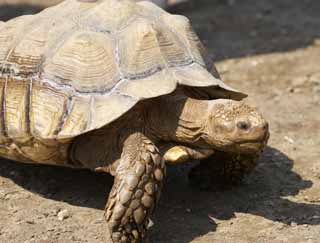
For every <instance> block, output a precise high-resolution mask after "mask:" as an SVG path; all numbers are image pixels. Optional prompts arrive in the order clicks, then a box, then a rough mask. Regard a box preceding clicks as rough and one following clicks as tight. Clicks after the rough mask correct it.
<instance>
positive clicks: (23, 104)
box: [3, 78, 31, 142]
mask: <svg viewBox="0 0 320 243" xmlns="http://www.w3.org/2000/svg"><path fill="white" fill-rule="evenodd" d="M5 82H6V87H5V96H4V112H3V116H4V124H5V130H6V134H7V136H8V137H9V138H11V139H14V140H15V141H19V142H22V141H25V140H26V139H28V138H29V137H30V136H31V135H30V133H29V117H28V115H29V114H28V108H29V107H28V105H29V104H28V102H29V100H28V99H29V85H30V81H29V80H16V79H13V78H8V79H6V81H5Z"/></svg>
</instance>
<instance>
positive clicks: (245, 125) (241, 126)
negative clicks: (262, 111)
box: [237, 121, 251, 131]
mask: <svg viewBox="0 0 320 243" xmlns="http://www.w3.org/2000/svg"><path fill="white" fill-rule="evenodd" d="M237 127H238V128H239V129H241V130H244V131H247V130H248V129H250V127H251V124H250V123H249V122H245V121H239V122H238V123H237Z"/></svg>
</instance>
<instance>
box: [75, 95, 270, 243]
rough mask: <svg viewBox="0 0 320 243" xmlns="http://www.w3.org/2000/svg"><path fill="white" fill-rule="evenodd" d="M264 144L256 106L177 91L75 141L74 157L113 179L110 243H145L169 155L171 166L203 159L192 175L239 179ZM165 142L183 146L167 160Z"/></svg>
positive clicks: (264, 133)
mask: <svg viewBox="0 0 320 243" xmlns="http://www.w3.org/2000/svg"><path fill="white" fill-rule="evenodd" d="M267 139H268V126H267V123H266V121H265V120H264V119H263V117H262V116H261V115H260V113H259V112H257V111H256V110H255V109H254V108H251V107H249V106H247V105H244V104H243V103H240V102H237V101H230V100H229V101H228V100H211V101H209V100H196V99H192V98H188V97H186V96H184V95H183V94H182V93H181V92H176V93H175V94H171V95H168V96H165V97H160V98H156V99H153V100H147V101H145V102H142V103H140V104H139V105H137V106H136V107H135V108H134V109H132V110H131V111H130V112H128V113H127V114H125V115H124V116H123V117H122V118H120V119H118V120H117V121H115V122H113V123H111V124H110V125H108V126H106V127H104V128H102V129H99V130H96V131H93V132H90V133H87V134H84V135H82V136H80V137H79V138H76V140H75V141H74V142H73V144H72V145H71V149H70V160H71V161H72V162H73V163H75V164H82V165H83V166H84V167H86V168H91V169H93V170H96V171H101V172H108V173H111V174H112V175H114V176H115V182H114V186H113V188H112V191H111V193H110V195H109V200H108V203H107V206H106V220H107V221H108V225H109V229H110V232H111V236H112V240H113V242H115V243H120V242H123V243H125V242H134V243H138V242H139V243H141V242H146V239H147V233H148V223H149V220H150V217H151V214H152V211H153V209H154V208H155V206H156V203H157V201H158V200H159V197H160V193H161V188H162V185H163V180H164V177H165V165H164V158H165V159H167V160H168V158H171V159H170V160H171V161H170V162H171V163H175V162H179V163H183V162H185V161H187V160H188V159H190V158H193V159H202V160H203V164H202V165H201V166H199V167H198V169H195V170H194V171H193V174H195V175H200V176H202V175H203V173H202V172H203V171H205V172H208V171H209V172H210V173H207V178H209V179H210V178H212V177H214V178H215V177H216V178H220V177H225V178H226V177H228V178H232V180H234V178H235V179H236V180H238V178H241V177H242V174H241V173H240V175H239V173H238V172H239V171H241V172H242V171H243V170H244V169H249V170H251V169H252V168H253V167H254V165H255V162H256V158H254V159H251V160H249V161H250V163H249V164H248V163H242V162H246V160H244V159H243V158H249V157H250V156H249V157H246V156H244V154H250V153H251V154H252V153H255V154H259V153H261V151H262V149H263V147H264V146H265V144H266V141H267ZM166 143H170V144H172V146H178V147H177V148H178V149H177V150H175V149H173V150H170V149H169V150H168V151H167V153H166V152H164V158H163V157H162V154H161V153H160V152H159V150H158V147H159V146H161V145H163V144H166ZM88 150H91V152H90V153H88V152H87V151H88ZM181 151H182V156H180V157H179V153H180V152H181ZM232 154H237V155H240V157H233V156H231V157H230V155H232ZM175 155H178V156H175ZM217 156H218V157H217ZM250 158H253V157H250ZM216 159H218V160H216ZM175 160H176V161H175ZM215 160H216V161H218V162H215ZM219 162H220V164H219ZM227 162H228V163H227ZM239 165H240V166H239ZM242 165H244V166H242ZM248 165H250V166H248ZM206 168H209V169H208V170H206ZM222 168H223V169H222ZM239 168H240V169H241V170H239ZM221 172H223V173H222V174H221ZM214 178H212V179H214ZM212 181H214V180H212Z"/></svg>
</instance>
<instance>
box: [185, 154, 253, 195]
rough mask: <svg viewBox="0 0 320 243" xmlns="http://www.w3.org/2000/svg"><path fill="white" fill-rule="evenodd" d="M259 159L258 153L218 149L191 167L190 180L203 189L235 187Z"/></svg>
mask: <svg viewBox="0 0 320 243" xmlns="http://www.w3.org/2000/svg"><path fill="white" fill-rule="evenodd" d="M258 159H259V156H258V155H244V154H240V155H239V154H234V153H226V152H219V151H217V152H215V153H214V154H213V155H212V156H210V157H209V158H207V159H205V160H202V161H201V162H200V164H199V165H197V166H195V167H194V168H192V169H191V171H190V173H189V180H190V182H191V184H192V185H195V186H199V187H200V188H202V189H209V188H211V187H218V188H230V187H234V186H237V185H239V184H240V183H241V182H242V181H243V179H244V178H245V176H247V175H249V174H250V173H251V172H252V171H253V170H254V168H255V167H256V165H257V161H258Z"/></svg>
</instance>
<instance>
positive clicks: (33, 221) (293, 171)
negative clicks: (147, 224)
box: [0, 0, 320, 243]
mask: <svg viewBox="0 0 320 243" xmlns="http://www.w3.org/2000/svg"><path fill="white" fill-rule="evenodd" d="M1 10H2V12H1ZM7 11H8V10H4V9H3V8H2V9H1V7H0V16H3V19H4V16H5V15H4V14H9V13H8V12H7ZM11 11H13V9H11ZM14 11H17V9H15V10H14ZM171 11H173V12H176V13H180V14H184V15H186V16H188V17H189V18H191V20H192V23H193V26H194V27H195V29H196V31H197V32H198V33H199V35H200V37H201V39H202V40H203V41H204V43H205V45H206V46H207V47H208V48H209V50H210V52H211V53H213V57H214V59H215V60H216V63H217V67H218V70H219V71H220V73H221V74H222V77H223V79H224V80H225V81H226V82H227V83H228V84H231V85H233V86H234V87H236V88H238V89H239V90H242V91H246V92H247V93H249V95H250V98H249V102H252V103H254V104H256V105H257V106H258V107H260V109H261V111H262V112H263V113H264V115H265V116H266V117H267V119H268V120H269V122H270V129H271V139H270V143H269V147H268V148H267V149H266V151H265V153H264V155H263V158H262V159H261V161H260V164H259V166H258V168H257V169H256V170H255V171H254V173H253V174H252V175H251V176H250V177H249V178H248V179H247V180H246V181H245V183H244V184H243V185H242V186H240V187H238V188H235V189H232V190H228V191H219V190H217V191H201V190H199V189H197V188H192V187H190V186H189V184H188V181H187V177H186V175H187V172H188V168H187V167H174V168H173V167H170V168H169V173H168V174H169V175H168V178H167V183H166V185H165V189H164V192H163V196H162V198H161V200H160V205H159V207H158V209H157V210H156V213H155V215H154V217H153V218H154V222H155V227H153V230H152V233H151V242H153V243H188V242H193V243H208V242H209V243H210V242H215V243H229V242H231V243H258V242H259V243H260V242H268V243H269V242H275V243H278V242H279V243H280V242H290V243H312V242H314V243H317V242H320V159H319V157H320V150H319V149H320V136H319V135H320V16H319V13H320V1H317V0H259V1H256V0H241V1H240V0H233V1H232V0H229V1H226V0H195V1H193V2H191V3H189V4H183V5H180V6H178V7H176V8H175V9H171ZM16 13H17V12H16ZM111 185H112V178H111V177H109V176H102V175H97V174H94V173H90V172H88V171H74V170H69V169H63V168H54V167H47V166H32V165H22V164H18V163H14V162H9V161H6V160H1V163H0V242H14V243H20V242H25V243H27V242H28V243H31V242H32V243H34V242H37V243H49V242H50V243H56V242H59V243H65V242H90V243H96V242H108V240H107V239H108V232H107V230H106V224H105V222H104V219H103V209H104V205H105V201H106V198H107V194H108V192H109V190H110V187H111ZM63 210H67V212H68V213H67V215H66V216H68V217H67V218H66V219H64V220H61V221H60V220H59V217H58V215H60V214H61V211H63ZM59 212H60V213H59Z"/></svg>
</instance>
